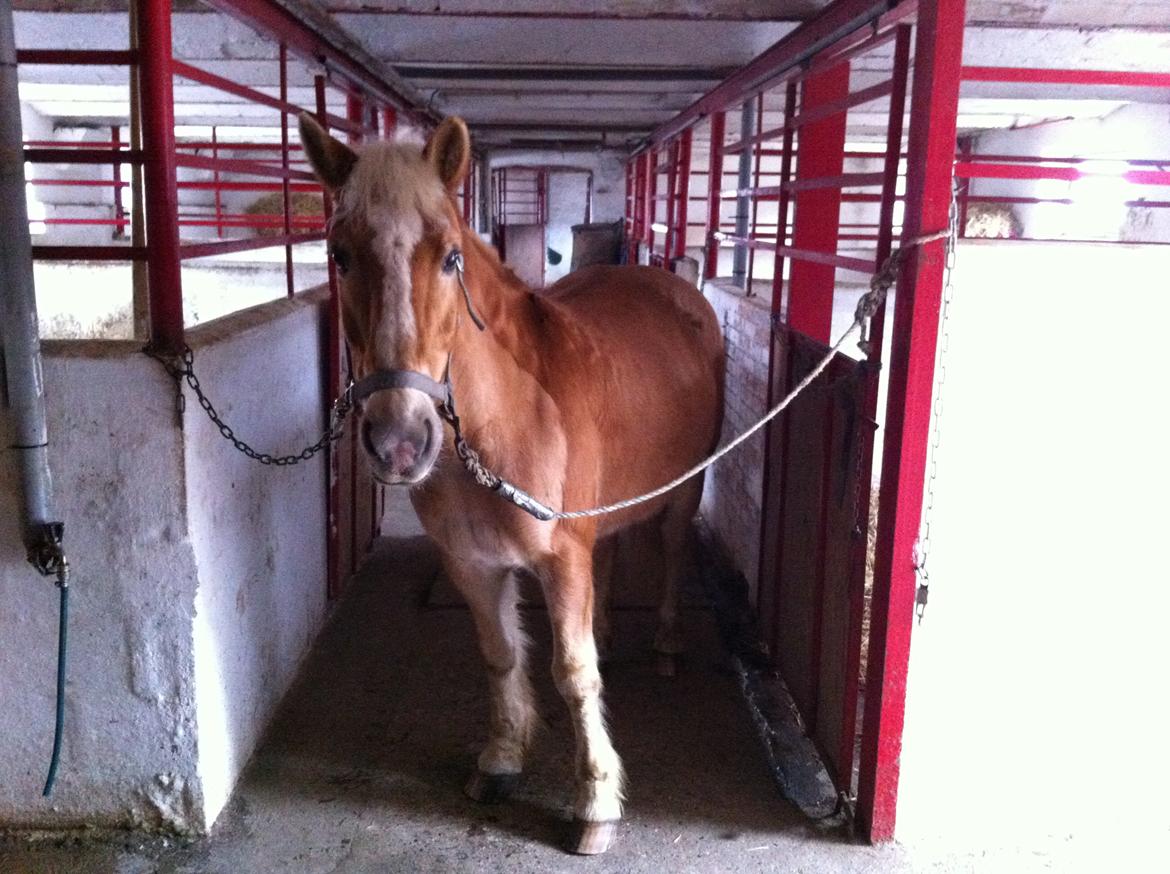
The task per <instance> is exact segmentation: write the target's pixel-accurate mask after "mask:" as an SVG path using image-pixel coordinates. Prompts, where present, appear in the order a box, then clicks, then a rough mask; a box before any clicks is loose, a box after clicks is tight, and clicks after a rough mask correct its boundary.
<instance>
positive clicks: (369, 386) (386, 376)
mask: <svg viewBox="0 0 1170 874" xmlns="http://www.w3.org/2000/svg"><path fill="white" fill-rule="evenodd" d="M454 254H455V275H456V277H457V278H458V280H459V287H460V289H462V291H463V301H464V303H465V304H466V305H467V313H468V315H469V316H471V320H472V321H473V322H474V323H475V326H476V327H477V328H479V329H480V330H481V331H482V330H484V328H485V327H486V326H485V325H484V321H483V319H481V318H480V317H479V313H477V312H476V311H475V306H474V305H473V304H472V302H471V293H470V292H469V291H468V290H467V283H466V282H464V280H463V253H462V252H460V251H459V250H458V249H456V250H455V253H454ZM345 351H346V358H347V359H348V357H349V345H348V344H347V345H346V350H345ZM349 366H350V376H349V385H348V387H347V389H346V392H347V394H348V395H349V399H350V401H351V403H354V404H357V403H360V402H361V401H364V400H365V399H366V398H368V397H369V396H370V395H372V394H375V393H376V392H380V391H386V390H388V389H396V388H412V389H414V390H415V391H421V392H422V393H423V394H425V395H427V396H429V397H431V398H434V399H435V400H436V401H438V402H439V413H440V415H442V416H443V418H444V419H447V420H448V421H450V416H451V415H453V410H454V393H453V391H452V389H451V355H450V354H449V353H448V355H447V366H446V368H444V371H443V381H442V382H439V381H437V380H435V379H432V378H431V377H429V376H427V375H426V374H425V373H420V372H419V371H417V370H375V371H373V372H372V373H368V374H366V375H365V376H363V377H362V378H361V379H359V380H357V381H356V382H354V379H353V370H352V364H351V365H349Z"/></svg>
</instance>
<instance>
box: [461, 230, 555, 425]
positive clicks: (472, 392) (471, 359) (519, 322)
mask: <svg viewBox="0 0 1170 874" xmlns="http://www.w3.org/2000/svg"><path fill="white" fill-rule="evenodd" d="M464 237H465V240H464V247H463V252H464V263H465V265H466V266H465V271H464V275H465V281H466V283H467V287H468V288H469V289H470V292H471V298H472V301H473V305H474V306H475V308H476V310H477V311H478V313H479V315H480V316H481V317H482V319H483V321H484V323H485V325H486V328H485V330H484V331H483V332H482V333H481V332H480V331H479V329H478V328H476V326H475V324H474V323H473V322H472V320H471V319H470V318H461V320H460V328H459V336H458V337H457V339H456V348H455V350H454V353H453V355H452V369H453V374H452V376H453V380H454V382H455V384H456V394H457V397H456V399H455V400H456V405H457V408H458V410H459V415H460V417H461V418H463V419H465V420H466V422H467V424H468V425H469V426H471V427H475V425H476V424H478V423H479V422H482V421H484V420H485V419H486V418H487V417H491V416H495V415H498V414H499V412H500V401H501V400H506V399H496V400H495V401H494V402H493V403H491V404H490V406H489V403H488V402H487V399H486V398H485V396H484V394H483V393H482V392H481V391H478V390H476V389H477V388H478V387H479V386H481V385H484V384H487V383H491V384H494V385H497V386H506V385H514V384H515V383H516V381H517V380H518V379H526V377H525V374H527V375H528V376H531V377H533V378H535V379H536V380H537V381H540V373H539V367H540V357H539V350H540V348H541V347H542V345H543V344H542V342H541V337H540V336H539V334H540V325H539V321H540V317H541V316H540V314H541V307H540V304H539V303H538V302H537V301H536V300H535V299H534V297H533V294H532V291H531V289H529V288H528V287H527V286H525V285H524V284H523V283H522V282H520V281H519V280H518V279H517V278H516V276H515V274H513V273H512V272H511V271H510V270H508V269H507V268H506V267H504V266H503V265H502V264H501V263H500V260H499V258H498V257H496V254H495V251H494V250H492V249H489V248H488V247H487V246H486V245H485V244H483V243H482V242H480V241H479V240H478V239H467V238H468V237H474V234H472V232H471V231H465V232H464ZM459 386H464V388H463V389H462V390H460V389H459Z"/></svg>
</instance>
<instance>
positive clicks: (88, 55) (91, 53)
mask: <svg viewBox="0 0 1170 874" xmlns="http://www.w3.org/2000/svg"><path fill="white" fill-rule="evenodd" d="M16 63H18V64H63V65H66V66H72V67H125V66H128V65H130V64H137V63H138V52H136V51H126V50H122V51H117V50H107V49H20V50H19V51H17V53H16Z"/></svg>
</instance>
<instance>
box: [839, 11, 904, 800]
mask: <svg viewBox="0 0 1170 874" xmlns="http://www.w3.org/2000/svg"><path fill="white" fill-rule="evenodd" d="M896 30H897V36H896V39H895V42H894V59H893V75H892V78H893V82H894V88H893V91H892V92H891V94H890V108H889V115H888V116H887V122H886V153H885V166H884V168H883V172H884V175H885V180H884V181H883V183H882V201H881V206H880V207H879V209H878V226H877V239H876V241H875V242H876V247H875V253H874V256H875V257H874V264H875V268H876V267H880V265H881V264H883V263H884V262H885V260H886V258H887V257H888V256H889V254H890V252H891V250H892V249H893V234H894V231H893V228H894V204H895V203H896V202H897V188H898V171H899V164H900V162H901V154H902V132H903V117H904V115H905V110H906V86H907V80H908V77H909V70H910V48H911V40H912V39H913V32H914V31H913V27H912V26H911V25H909V24H900V25H898V26H897V28H896ZM842 227H844V225H843V226H842ZM850 236H851V235H848V234H843V235H841V237H842V238H843V239H848V238H849V237H850ZM885 315H886V307H885V304H884V303H883V305H882V306H881V307H880V308H879V309H878V311H877V312H876V313H874V316H873V318H872V319H871V320H870V328H869V342H870V344H871V345H870V353H869V356H868V358H869V360H870V361H872V362H875V363H876V362H880V361H881V354H882V338H883V335H884V331H885ZM877 404H878V379H877V378H876V376H875V377H874V378H871V379H869V380H867V385H866V391H865V396H864V397H863V399H862V406H861V412H862V420H861V421H858V422H857V423H856V424H855V426H854V427H855V428H856V429H857V430H856V431H855V432H854V437H853V439H854V440H860V441H861V458H862V459H864V462H863V463H862V464H861V469H860V470H858V471H857V476H858V477H860V478H861V479H860V481H859V482H858V483H857V503H858V507H857V510H856V512H857V513H858V514H859V518H860V519H862V520H868V518H869V513H870V489H871V485H872V481H873V475H872V469H871V468H872V459H873V441H874V432H873V430H871V429H870V428H868V427H866V424H868V423H869V422H872V421H876V412H877ZM865 528H866V525H865V524H863V525H862V530H865ZM865 539H866V538H858V541H857V543H856V545H855V548H854V550H853V557H852V570H851V574H852V579H853V580H855V581H856V584H854V585H851V587H850V592H849V628H850V633H849V636H848V648H847V650H846V653H845V676H846V677H847V678H848V681H847V685H846V687H845V696H844V702H843V705H842V710H841V719H842V724H841V742H840V746H839V748H838V750H837V757H838V758H837V761H839V762H853V761H854V760H855V756H856V753H855V749H856V744H857V699H858V696H859V694H860V690H859V688H858V684H859V682H860V667H861V646H862V633H861V627H862V622H863V617H864V612H865V562H866V544H865ZM847 779H849V780H850V781H851V780H852V775H849V777H848V778H847Z"/></svg>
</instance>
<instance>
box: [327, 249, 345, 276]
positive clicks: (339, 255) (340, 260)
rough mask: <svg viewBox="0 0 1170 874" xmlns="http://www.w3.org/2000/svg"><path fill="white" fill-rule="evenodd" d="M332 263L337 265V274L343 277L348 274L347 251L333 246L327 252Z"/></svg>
mask: <svg viewBox="0 0 1170 874" xmlns="http://www.w3.org/2000/svg"><path fill="white" fill-rule="evenodd" d="M329 254H330V256H331V257H332V258H333V263H334V264H336V265H337V272H338V273H340V274H341V275H342V276H344V275H345V274H346V273H348V272H349V250H348V249H343V248H342V247H341V246H334V247H333V248H331V249H330V250H329Z"/></svg>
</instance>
